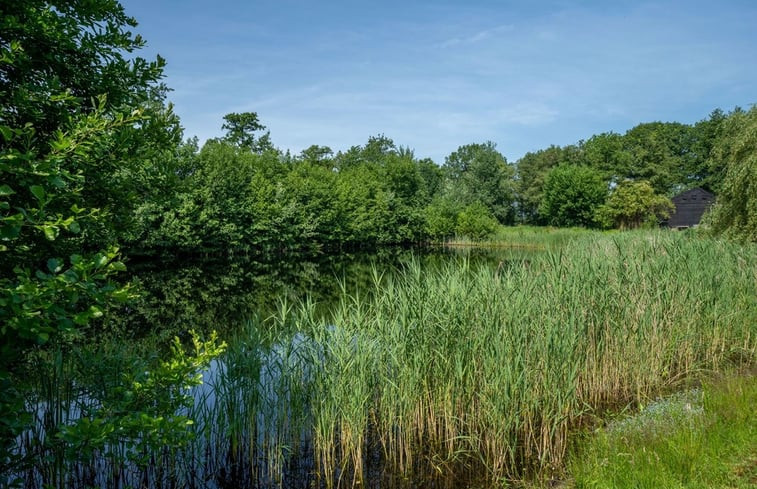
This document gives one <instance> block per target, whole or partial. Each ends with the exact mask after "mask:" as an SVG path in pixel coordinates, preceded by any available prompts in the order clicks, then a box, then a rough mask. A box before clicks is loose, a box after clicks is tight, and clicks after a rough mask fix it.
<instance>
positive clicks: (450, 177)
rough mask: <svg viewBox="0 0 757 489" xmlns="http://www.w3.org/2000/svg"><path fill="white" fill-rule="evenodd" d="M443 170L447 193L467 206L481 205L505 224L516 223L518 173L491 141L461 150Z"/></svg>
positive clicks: (457, 151) (452, 154)
mask: <svg viewBox="0 0 757 489" xmlns="http://www.w3.org/2000/svg"><path fill="white" fill-rule="evenodd" d="M443 169H444V171H445V173H446V177H447V182H448V184H447V185H448V187H447V189H446V192H447V193H448V194H450V195H452V196H453V198H455V199H456V200H458V201H459V202H460V203H461V204H462V205H463V206H467V205H470V204H473V203H475V202H479V203H481V204H483V205H484V206H485V207H486V208H487V209H489V212H490V213H491V214H492V215H493V216H494V217H495V218H496V219H497V220H498V221H499V222H500V223H502V224H512V223H513V222H514V220H515V207H514V203H515V192H514V189H513V175H514V174H515V170H514V169H513V167H512V166H511V165H508V164H507V160H506V159H505V157H504V156H502V154H501V153H500V152H499V151H497V149H496V145H495V144H494V143H492V142H491V141H489V142H486V143H483V144H467V145H465V146H460V147H459V148H457V150H456V151H454V152H452V153H451V154H450V155H449V156H447V158H446V160H445V163H444V166H443Z"/></svg>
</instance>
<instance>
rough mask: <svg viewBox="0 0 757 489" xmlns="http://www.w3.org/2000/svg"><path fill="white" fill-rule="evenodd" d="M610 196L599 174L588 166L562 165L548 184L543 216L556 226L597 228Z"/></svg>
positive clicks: (550, 173) (545, 186)
mask: <svg viewBox="0 0 757 489" xmlns="http://www.w3.org/2000/svg"><path fill="white" fill-rule="evenodd" d="M606 196H607V184H606V183H605V182H604V181H603V180H602V178H601V177H600V176H599V173H598V172H596V171H595V170H593V169H591V168H589V167H586V166H577V165H560V166H557V167H555V168H553V169H552V170H551V171H550V172H549V174H547V178H546V180H545V182H544V194H543V196H542V200H541V204H540V205H539V214H540V215H541V216H543V218H544V220H545V221H546V222H547V223H548V224H550V225H553V226H584V227H593V226H594V225H595V224H596V221H595V213H596V209H597V207H599V206H600V205H602V204H603V203H604V201H605V198H606Z"/></svg>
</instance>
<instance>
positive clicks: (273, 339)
mask: <svg viewBox="0 0 757 489" xmlns="http://www.w3.org/2000/svg"><path fill="white" fill-rule="evenodd" d="M756 264H757V249H756V248H755V247H740V246H736V245H733V244H729V243H726V242H720V241H714V240H704V239H697V238H695V237H692V236H686V235H682V234H676V233H666V232H630V233H620V234H609V235H608V234H587V235H585V236H582V237H578V238H576V239H575V240H572V241H571V242H570V243H569V244H568V245H566V246H565V247H563V248H558V249H554V250H552V251H547V252H544V253H541V254H538V255H534V256H531V257H530V258H529V259H513V260H512V261H509V262H505V263H501V264H500V266H498V267H492V266H483V265H480V266H479V265H473V264H471V262H469V261H468V260H466V259H464V258H461V259H459V260H457V261H452V262H450V263H448V264H447V265H445V266H442V267H440V268H437V269H434V270H429V269H427V268H425V269H424V268H423V267H422V266H421V264H420V263H418V262H412V263H410V264H409V265H407V266H403V268H402V269H401V270H394V271H391V272H387V273H381V272H380V271H378V270H374V273H373V279H372V286H370V287H369V288H368V289H367V290H365V289H359V290H358V289H355V290H350V289H348V287H347V286H346V285H345V286H343V289H342V291H341V298H340V300H339V302H338V305H337V306H336V307H334V308H333V309H331V310H329V311H328V312H327V313H325V314H324V312H323V310H322V308H321V307H319V306H318V305H317V304H314V303H313V302H312V301H310V300H307V299H306V300H303V301H301V302H298V303H296V304H292V303H287V302H285V301H282V303H281V304H280V307H279V309H278V311H277V312H276V313H275V314H273V315H271V316H270V317H266V318H255V319H252V320H251V321H250V322H249V324H248V326H247V328H246V329H244V330H242V331H239V332H238V333H237V335H236V337H234V338H227V339H226V340H227V342H228V344H229V348H228V349H227V351H226V353H224V354H223V356H221V357H219V358H218V359H217V360H216V361H215V362H214V363H213V365H212V366H211V369H210V371H209V372H206V373H205V383H204V385H203V386H202V387H201V388H199V389H198V390H196V391H195V392H194V399H195V402H194V405H193V407H192V408H191V409H190V411H189V412H187V413H185V414H187V415H188V416H189V417H190V418H192V419H194V421H195V423H194V425H193V426H192V430H193V435H194V436H193V439H192V441H191V442H190V443H189V444H188V445H187V446H186V447H185V448H184V449H183V450H182V451H180V452H178V453H171V454H157V455H158V456H156V457H153V459H152V460H153V461H154V462H152V463H153V465H151V466H149V467H147V468H144V467H143V468H141V469H140V470H139V471H136V472H134V474H135V475H134V479H130V481H133V482H134V483H135V484H136V485H140V480H144V478H143V476H142V475H140V474H145V473H148V472H149V474H153V475H152V476H151V480H152V481H154V482H153V483H152V484H151V487H209V488H215V487H239V486H250V487H251V486H255V487H277V486H281V487H303V488H304V487H314V486H313V484H314V482H313V480H312V477H313V476H315V477H316V478H319V479H320V482H318V483H316V485H315V486H316V487H317V486H327V487H331V486H351V485H354V484H358V483H361V484H365V483H367V482H370V481H371V480H375V479H376V478H377V477H384V478H390V479H392V480H391V483H387V484H386V485H387V486H396V487H400V486H406V487H414V486H418V485H421V483H422V482H424V481H428V480H429V479H434V480H435V482H434V487H443V486H444V485H445V484H446V485H449V486H450V487H453V486H455V485H458V484H459V483H460V481H461V480H464V481H466V483H470V481H471V480H481V479H484V480H486V481H487V482H488V483H491V482H493V481H499V482H501V481H507V480H512V479H520V478H523V477H525V476H527V475H534V474H536V475H542V476H550V475H553V474H555V473H559V472H560V471H561V470H562V467H563V464H564V459H565V455H566V450H567V447H568V443H569V437H570V434H571V431H572V430H573V429H574V428H576V427H577V426H578V425H579V424H580V423H581V422H582V420H584V419H586V417H587V416H590V415H591V416H593V415H595V414H597V413H601V412H602V411H603V410H604V409H607V408H613V407H620V406H625V405H628V404H629V403H638V402H643V401H645V400H647V399H650V398H653V397H655V396H656V395H658V394H659V393H660V392H661V391H664V390H667V389H670V388H673V387H676V386H678V385H681V383H683V382H685V381H686V379H689V378H691V376H692V375H694V374H696V373H698V372H700V371H702V370H707V371H712V370H715V371H717V370H719V369H722V368H725V367H727V366H731V365H734V364H740V365H743V364H753V363H754V362H755V359H756V356H755V353H756V352H757V350H756V348H757V266H756ZM88 463H89V465H90V466H95V465H96V461H90V462H88ZM169 463H170V466H162V465H161V466H158V465H160V464H164V465H165V464H169ZM140 477H142V479H140ZM130 481H127V483H125V485H124V487H125V486H126V485H129V483H131V482H130ZM33 485H34V484H32V486H33Z"/></svg>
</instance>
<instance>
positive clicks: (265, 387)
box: [23, 247, 533, 488]
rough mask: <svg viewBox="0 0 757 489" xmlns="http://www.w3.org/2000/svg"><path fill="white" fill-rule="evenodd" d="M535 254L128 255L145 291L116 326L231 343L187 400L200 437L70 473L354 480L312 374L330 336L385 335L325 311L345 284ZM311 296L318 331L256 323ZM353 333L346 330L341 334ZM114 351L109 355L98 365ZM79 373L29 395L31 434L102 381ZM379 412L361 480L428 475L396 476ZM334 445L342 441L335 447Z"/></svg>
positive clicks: (32, 476)
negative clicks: (323, 435)
mask: <svg viewBox="0 0 757 489" xmlns="http://www.w3.org/2000/svg"><path fill="white" fill-rule="evenodd" d="M531 254H533V251H523V250H513V249H506V248H504V249H503V248H500V249H485V248H467V247H461V248H455V249H448V248H434V249H431V248H415V249H384V250H381V251H380V252H375V253H345V254H339V255H331V256H323V257H321V258H320V259H317V260H313V259H309V260H308V259H297V260H285V261H284V260H282V261H277V262H270V263H264V262H260V261H252V260H248V259H244V258H240V259H235V260H222V261H220V260H215V261H207V260H206V261H201V260H184V261H180V262H175V263H171V264H167V263H160V264H156V263H154V262H134V263H131V264H129V272H130V274H131V280H132V282H133V283H134V284H135V285H137V286H138V288H139V290H140V298H139V299H138V300H137V301H136V302H134V303H132V304H130V305H129V306H128V307H126V308H125V309H124V310H123V311H121V312H120V313H119V314H116V315H114V316H112V317H110V318H109V324H110V327H111V328H112V329H114V330H117V331H129V332H131V334H132V335H134V337H135V338H138V337H140V336H142V335H148V333H152V334H151V335H150V336H151V337H152V338H153V340H152V341H154V332H156V331H157V332H158V337H162V338H164V339H166V338H170V337H173V336H179V337H182V338H186V337H187V335H188V331H190V330H197V331H200V332H201V333H203V334H207V333H208V332H210V331H218V332H219V334H220V337H221V338H222V339H225V340H226V341H227V342H228V343H229V348H228V351H227V352H226V353H225V354H224V355H223V356H222V357H220V358H219V359H217V360H214V361H213V362H212V364H211V367H210V369H209V370H208V371H207V372H205V373H204V378H203V381H204V382H203V385H201V386H200V387H198V388H197V389H196V390H195V391H194V392H193V394H192V395H193V397H194V406H193V407H192V408H191V412H187V413H183V414H187V415H189V416H190V418H193V419H194V420H195V424H194V425H192V426H191V427H189V428H188V429H189V430H191V431H192V433H193V437H192V442H191V443H190V444H189V445H188V446H187V447H186V448H185V449H183V450H182V451H180V452H179V453H170V454H169V453H167V451H163V452H162V453H157V454H152V455H150V456H149V457H147V459H146V460H148V462H147V463H146V464H145V463H143V462H144V460H143V461H142V462H140V463H141V464H142V465H141V466H139V467H138V466H137V464H134V463H126V464H124V465H123V466H121V467H116V466H115V465H117V464H116V463H114V462H113V460H114V459H113V458H112V457H111V458H109V455H108V454H107V453H105V454H97V453H95V454H92V455H91V456H90V458H89V460H87V461H86V462H83V463H82V466H80V467H77V466H75V465H76V462H74V464H73V465H74V466H71V467H68V468H67V469H65V470H64V471H65V472H67V474H68V475H67V476H66V477H67V481H66V482H65V485H74V486H77V485H78V486H79V487H85V486H87V485H88V484H90V485H91V484H93V483H94V484H95V485H98V486H101V487H200V488H222V487H268V486H270V487H303V488H309V487H316V486H324V487H325V486H328V485H330V484H331V483H335V482H336V483H340V482H341V483H342V484H346V483H349V484H351V483H352V482H354V479H353V475H354V474H353V473H354V472H355V470H357V468H356V467H355V466H354V463H350V464H346V463H342V462H341V461H340V460H339V459H338V457H335V458H329V457H328V456H324V454H323V453H319V454H316V453H315V448H314V446H313V437H314V436H315V435H314V433H315V431H317V428H314V426H313V425H314V423H316V422H317V421H316V420H315V419H314V418H315V416H314V414H313V410H312V409H311V403H313V402H314V399H313V397H312V396H313V393H314V392H315V388H314V387H313V384H314V383H317V382H319V381H323V375H320V374H321V373H322V372H320V370H319V369H320V368H321V367H319V365H320V366H323V365H324V362H325V360H324V358H325V356H327V355H331V356H334V353H333V352H327V351H326V350H327V349H329V348H331V347H332V346H334V345H341V346H340V347H343V346H344V345H348V346H347V348H348V349H349V348H353V349H356V350H357V349H363V350H364V349H366V348H368V349H371V348H383V347H382V346H381V345H376V343H375V341H373V339H371V338H363V337H361V335H360V334H359V332H358V333H355V332H354V331H347V330H344V329H343V328H341V327H340V325H339V324H332V321H333V319H330V320H327V319H326V318H329V317H332V318H333V316H332V314H331V313H332V312H333V311H332V309H333V308H334V307H337V305H338V304H339V302H340V300H342V299H343V297H344V295H345V293H346V294H349V295H351V296H355V297H359V296H367V295H370V294H371V291H372V290H375V287H376V281H377V280H380V281H385V280H391V277H393V276H394V275H397V274H398V272H401V271H403V270H405V269H407V268H408V267H415V269H416V270H423V271H424V273H425V271H431V270H436V269H439V268H441V267H445V266H450V265H452V266H457V265H460V266H463V265H464V266H466V267H469V268H470V269H471V270H480V269H487V270H490V271H491V273H496V271H497V270H499V269H502V268H503V267H507V266H509V264H511V263H520V262H523V260H527V259H528V257H529V256H530V255H531ZM305 300H310V301H312V303H313V308H314V310H315V313H314V315H313V317H317V318H323V321H324V322H323V323H322V324H321V325H320V326H318V327H317V328H319V330H318V331H316V332H314V333H312V334H308V333H306V332H303V331H298V330H295V331H281V332H276V331H274V332H271V331H266V332H265V334H263V333H262V332H261V331H259V329H260V328H261V327H266V328H270V324H269V322H267V318H269V317H270V316H272V315H275V314H276V313H277V311H279V310H281V309H282V306H283V305H285V304H287V305H296V304H300V303H302V302H303V301H305ZM345 335H349V337H347V338H346V339H345ZM350 345H351V346H350ZM105 355H106V356H107V354H105ZM347 355H348V356H349V355H350V354H349V352H348V353H347ZM376 358H378V357H376ZM109 361H110V360H109V359H105V360H103V362H104V363H103V364H102V365H104V364H106V363H108V362H109ZM114 365H117V362H116V363H115V364H114ZM100 368H104V367H100ZM110 368H111V369H117V368H118V367H117V366H116V367H110ZM370 368H375V366H372V367H370ZM95 370H96V369H95ZM97 375H98V374H97V373H95V374H94V375H93V377H96V376H97ZM108 375H117V372H108ZM319 379H320V380H319ZM81 382H83V381H81V380H78V379H71V381H70V383H69V389H70V392H69V393H68V395H65V396H62V397H63V398H65V399H66V400H67V402H68V404H66V401H61V399H60V398H56V401H57V402H55V403H50V402H48V401H46V400H44V399H45V396H40V400H38V401H37V403H36V404H34V403H32V405H31V409H32V411H33V412H36V414H37V417H38V419H39V424H40V426H39V427H38V429H37V431H36V434H33V435H31V436H29V434H27V436H28V437H29V438H34V437H35V436H36V437H38V438H40V439H44V433H45V429H44V425H45V423H48V422H49V420H50V419H51V417H52V416H53V414H55V416H57V421H58V422H63V423H70V422H72V421H73V420H74V419H75V418H76V417H78V416H80V415H81V414H80V413H81V412H82V409H86V406H88V405H89V404H90V403H91V400H90V399H89V398H88V395H89V394H88V392H94V391H95V389H90V388H88V387H86V386H80V387H83V388H82V389H80V390H77V388H76V387H75V385H76V384H80V383H81ZM84 382H86V381H84ZM82 406H85V407H84V408H83V407H82ZM53 411H56V413H52V412H53ZM320 416H321V418H320V422H323V421H324V418H323V415H322V414H321V415H320ZM371 423H372V421H371V420H365V426H364V429H365V439H363V440H362V441H361V442H360V444H361V447H360V449H361V450H362V454H361V455H360V457H359V458H360V460H361V464H362V465H363V466H362V467H360V468H359V471H360V472H361V474H362V475H361V480H360V481H361V483H362V484H364V485H367V486H369V487H417V486H418V485H422V482H423V481H419V480H417V479H408V478H407V477H398V474H395V473H393V471H392V469H391V468H389V467H387V466H386V464H385V458H386V457H385V453H383V452H382V450H383V449H382V444H381V442H380V440H379V439H378V438H377V435H376V433H375V431H374V430H373V429H372V427H371ZM336 443H337V444H339V443H340V441H339V440H337V441H336ZM34 445H35V441H34V440H33V439H32V440H27V441H26V446H27V447H32V446H34ZM332 448H333V447H332ZM35 449H38V450H41V451H40V460H42V458H45V457H47V458H51V455H50V454H49V453H48V454H47V455H44V454H45V453H46V452H45V451H44V450H42V449H41V448H40V447H37V448H35ZM333 450H334V453H336V452H338V451H339V448H333ZM52 452H53V453H54V452H55V450H53V451H52ZM59 458H60V457H59ZM55 463H63V462H62V461H59V460H56V461H55V462H54V463H52V462H50V463H48V462H44V463H42V462H40V465H39V469H40V470H36V471H34V470H33V471H30V472H28V473H26V474H24V477H23V478H24V479H25V480H26V485H27V487H42V486H43V485H44V484H45V483H51V480H50V478H49V477H48V475H47V474H48V473H50V472H53V473H58V472H60V470H59V468H55V467H52V466H53V465H55ZM119 463H123V460H121V462H119ZM324 464H330V465H331V466H329V467H324ZM51 467H52V468H51ZM422 472H423V471H421V473H422ZM77 474H79V475H78V476H77ZM114 474H117V475H114ZM424 477H425V476H424ZM469 478H470V477H469V475H467V476H466V479H469ZM61 481H62V480H61ZM448 483H449V484H452V485H454V484H455V483H456V482H455V481H453V480H449V481H448ZM349 484H348V485H349ZM439 484H440V482H439V481H438V480H437V481H435V482H434V486H435V487H438V486H439Z"/></svg>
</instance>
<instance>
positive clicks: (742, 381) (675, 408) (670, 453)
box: [566, 372, 757, 489]
mask: <svg viewBox="0 0 757 489" xmlns="http://www.w3.org/2000/svg"><path fill="white" fill-rule="evenodd" d="M755 406H757V377H756V376H755V375H754V373H753V372H752V374H751V375H747V376H737V377H727V378H719V379H713V380H709V381H708V382H706V383H705V384H704V386H703V387H702V388H700V389H693V390H689V391H686V392H683V393H681V394H678V395H676V396H670V397H667V398H663V399H661V400H659V401H657V402H654V403H652V404H650V405H649V406H647V407H646V408H645V409H644V410H642V411H641V412H640V413H639V414H637V415H635V416H631V417H627V418H622V419H619V420H617V421H614V422H612V423H610V424H609V426H608V427H607V428H605V429H602V430H599V431H597V432H596V433H593V434H591V435H590V436H588V437H587V439H586V440H584V441H583V442H582V443H580V444H579V446H580V448H579V449H578V451H577V453H576V455H575V456H573V457H571V460H570V462H569V464H568V467H569V473H570V480H569V482H568V483H566V486H567V487H572V488H575V489H589V488H592V489H602V488H607V489H610V488H612V489H624V488H629V489H630V488H634V489H646V488H649V489H656V488H659V487H666V488H681V489H695V488H696V489H699V488H702V489H704V488H715V489H717V488H734V489H740V488H744V489H746V488H753V487H755V486H757V414H755Z"/></svg>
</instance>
